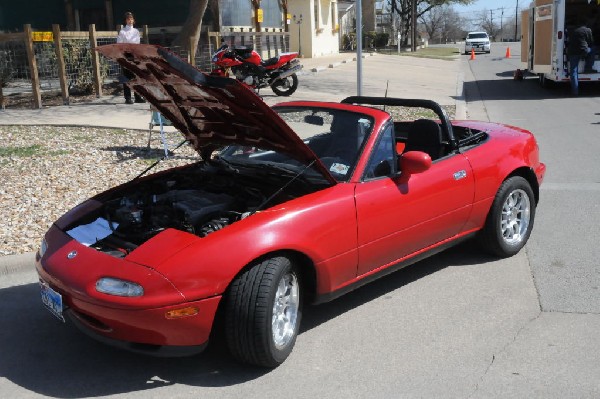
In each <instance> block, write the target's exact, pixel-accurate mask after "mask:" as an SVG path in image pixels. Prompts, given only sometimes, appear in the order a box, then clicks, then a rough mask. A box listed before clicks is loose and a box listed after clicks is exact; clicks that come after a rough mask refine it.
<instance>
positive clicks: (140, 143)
mask: <svg viewBox="0 0 600 399" xmlns="http://www.w3.org/2000/svg"><path fill="white" fill-rule="evenodd" d="M153 137H154V138H156V137H157V135H156V134H155V135H154V136H153ZM180 137H181V136H180V135H179V134H178V133H176V134H172V135H171V141H172V142H173V143H174V144H177V143H178V142H179V141H180V139H179V138H180ZM147 140H148V132H147V131H135V130H123V129H99V128H90V127H84V128H82V127H55V126H0V181H1V182H2V183H1V184H0V220H1V223H0V256H2V255H12V254H20V253H26V252H31V251H35V250H37V248H38V246H39V243H40V241H41V239H42V237H43V235H44V233H45V232H46V230H47V229H48V228H49V227H50V225H51V224H52V222H54V221H55V220H56V219H57V218H58V217H60V216H61V215H62V214H63V213H65V212H66V211H67V210H69V209H71V208H72V207H74V206H75V205H77V204H79V203H80V202H82V201H83V200H85V199H87V198H89V197H91V196H92V195H94V194H97V193H99V192H102V191H104V190H106V189H108V188H110V187H112V186H115V185H118V184H121V183H124V182H126V181H128V180H131V179H132V178H134V177H135V176H137V175H138V174H139V173H140V172H142V171H143V170H144V169H145V168H146V167H148V166H149V165H150V164H151V163H152V162H154V161H155V160H156V159H158V158H159V157H161V156H162V155H163V154H164V153H163V151H162V147H160V142H159V141H158V140H154V141H153V142H152V146H151V149H150V150H148V149H147V148H146V144H147ZM195 159H196V153H195V151H193V150H192V149H191V148H188V147H186V146H183V147H181V148H180V149H179V150H177V156H175V157H172V158H169V159H168V160H166V161H165V162H163V163H161V164H160V165H159V166H158V167H157V168H155V169H154V170H155V171H158V170H161V169H165V168H170V167H173V166H175V165H179V164H184V163H188V162H191V161H193V160H195Z"/></svg>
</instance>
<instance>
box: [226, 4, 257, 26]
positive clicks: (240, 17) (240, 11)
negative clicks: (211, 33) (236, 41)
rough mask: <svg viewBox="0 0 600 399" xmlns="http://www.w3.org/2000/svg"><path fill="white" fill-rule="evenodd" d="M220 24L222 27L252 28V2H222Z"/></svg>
mask: <svg viewBox="0 0 600 399" xmlns="http://www.w3.org/2000/svg"><path fill="white" fill-rule="evenodd" d="M219 7H220V8H221V22H222V24H223V26H253V25H254V23H253V22H252V13H253V9H252V2H251V1H250V0H222V2H221V4H220V5H219Z"/></svg>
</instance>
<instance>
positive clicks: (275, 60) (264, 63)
mask: <svg viewBox="0 0 600 399" xmlns="http://www.w3.org/2000/svg"><path fill="white" fill-rule="evenodd" d="M278 62H279V56H275V57H273V58H269V59H268V60H266V61H262V62H261V63H260V65H262V66H264V67H268V66H271V65H275V64H277V63H278Z"/></svg>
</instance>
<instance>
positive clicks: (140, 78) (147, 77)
mask: <svg viewBox="0 0 600 399" xmlns="http://www.w3.org/2000/svg"><path fill="white" fill-rule="evenodd" d="M97 50H98V52H99V53H100V54H102V55H104V56H106V57H108V58H111V59H113V60H115V61H117V62H118V63H119V64H120V65H121V66H122V67H123V68H125V69H127V70H129V71H131V72H132V73H133V74H134V75H135V76H136V77H135V78H134V79H132V80H130V82H129V85H130V86H131V87H132V88H133V90H135V91H136V92H138V93H139V94H141V95H142V96H143V97H144V98H145V99H146V100H147V101H149V102H150V103H151V104H152V105H153V106H154V107H155V108H156V109H157V110H158V111H159V112H160V113H161V114H163V115H164V116H165V117H166V118H167V119H168V120H169V121H171V123H173V126H175V127H176V128H177V129H178V130H179V131H180V132H181V133H182V134H183V135H184V136H185V138H186V139H188V140H189V141H190V143H191V144H192V146H193V147H194V148H195V149H196V151H198V152H199V153H200V154H202V153H203V152H204V151H206V152H204V154H207V153H209V151H211V150H212V149H215V148H218V147H221V146H225V145H233V144H235V145H247V146H257V147H260V148H262V149H268V150H273V151H278V152H281V153H285V154H287V155H289V156H290V157H292V158H294V159H296V160H298V161H300V162H302V163H304V164H307V165H308V164H310V163H313V167H314V168H315V169H317V170H318V171H319V172H320V173H321V174H323V176H325V178H326V179H327V180H329V181H330V182H331V183H334V184H335V182H336V180H335V179H334V178H333V176H331V174H330V173H329V171H328V170H327V168H325V166H324V165H323V164H322V163H321V162H320V160H319V159H318V158H317V156H316V155H315V154H314V153H313V152H312V151H311V149H310V148H308V146H307V145H306V144H304V142H303V141H302V140H301V139H300V137H298V135H297V134H296V133H294V131H293V130H292V129H291V128H290V127H289V126H288V125H287V124H286V123H285V122H284V121H283V120H282V119H281V118H280V117H279V115H277V113H276V112H274V111H273V110H272V109H271V108H270V107H269V106H268V105H267V104H265V103H264V102H263V101H262V100H261V99H260V98H259V97H258V96H257V95H256V94H254V92H253V91H252V90H250V89H249V88H247V87H246V86H245V85H244V84H242V83H240V82H238V81H237V80H235V79H230V78H224V77H219V76H211V75H207V74H205V73H202V72H200V71H199V70H198V69H196V68H195V67H193V66H192V65H190V64H188V63H187V62H185V61H183V60H182V59H181V58H179V57H178V56H176V55H175V54H173V53H171V52H170V51H168V50H166V49H164V48H162V47H158V46H153V45H147V44H111V45H106V46H100V47H98V48H97Z"/></svg>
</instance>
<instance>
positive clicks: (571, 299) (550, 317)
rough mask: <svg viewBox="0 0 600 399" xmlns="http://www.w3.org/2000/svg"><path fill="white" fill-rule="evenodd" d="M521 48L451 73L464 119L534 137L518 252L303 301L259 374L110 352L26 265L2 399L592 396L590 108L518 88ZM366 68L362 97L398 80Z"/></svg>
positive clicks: (14, 288)
mask: <svg viewBox="0 0 600 399" xmlns="http://www.w3.org/2000/svg"><path fill="white" fill-rule="evenodd" d="M517 50H518V49H517V48H516V47H514V48H512V49H511V51H512V54H513V58H511V59H505V58H503V57H504V54H505V47H502V46H496V47H495V48H494V50H493V52H492V54H491V55H477V59H476V60H475V61H468V56H462V57H463V59H462V61H461V63H460V67H461V68H462V69H461V70H462V73H461V76H462V80H463V81H464V94H465V97H466V100H467V112H468V116H469V118H470V119H483V120H488V119H489V120H493V121H499V122H504V123H510V124H514V125H517V126H522V127H524V128H527V129H530V130H532V131H534V132H535V133H536V134H537V137H538V139H539V142H540V147H541V154H542V159H543V161H544V162H546V164H547V166H548V174H547V177H546V181H545V182H544V186H543V189H542V200H541V203H540V207H539V209H538V218H537V220H536V226H535V228H534V232H533V235H532V237H531V239H530V242H529V244H528V245H527V247H526V249H525V250H524V251H521V252H520V253H519V254H518V255H516V256H514V257H512V258H509V259H503V260H498V259H495V258H491V257H488V256H486V255H483V254H481V253H480V252H479V251H477V249H475V248H473V247H472V246H471V245H470V244H469V243H466V244H464V245H462V246H460V247H457V248H454V249H452V250H450V251H447V252H445V253H442V254H440V255H437V256H435V257H433V258H430V259H428V260H426V261H423V262H420V263H418V264H415V265H413V266H411V267H409V268H407V269H404V270H402V271H399V272H397V273H394V274H392V275H390V276H387V277H386V278H383V279H380V280H378V281H376V282H374V283H372V284H370V285H368V286H365V287H363V288H361V289H359V290H357V291H355V292H353V293H350V294H348V295H346V296H344V297H342V298H340V299H338V300H336V301H334V302H331V303H328V304H324V305H321V306H316V307H308V308H307V309H305V313H304V319H303V324H302V329H301V333H300V335H299V337H298V341H297V344H296V347H295V349H294V352H293V353H292V355H291V356H290V357H289V358H288V359H287V361H286V362H285V363H284V364H283V365H282V366H280V367H279V368H277V369H275V370H270V371H265V370H260V369H253V368H250V367H246V366H241V365H238V364H236V363H235V362H234V361H233V360H232V359H231V358H229V357H228V355H227V354H226V353H224V352H223V351H222V350H220V349H219V348H218V347H217V348H213V349H211V350H209V351H208V352H206V353H204V354H202V355H200V356H195V357H191V358H184V359H156V358H148V357H144V356H140V355H136V354H131V353H127V352H123V351H119V350H116V349H112V348H107V347H105V346H103V345H101V344H98V343H96V342H94V341H92V340H91V339H89V338H87V337H86V336H84V335H82V334H81V333H79V332H78V331H76V330H74V329H69V328H65V327H66V326H63V325H62V323H61V322H59V321H58V320H55V319H53V317H52V316H51V315H50V314H49V313H48V312H47V311H45V310H44V309H43V307H42V306H40V299H39V288H38V286H37V284H36V281H37V278H36V276H35V274H34V273H33V272H32V271H31V270H27V269H23V270H20V271H18V272H16V273H10V274H8V275H4V276H1V277H2V278H0V304H1V305H0V306H1V307H0V309H1V310H2V313H1V316H0V318H1V319H0V320H1V321H2V328H0V354H1V355H0V393H1V394H0V396H2V397H7V398H8V397H10V398H31V397H56V398H84V397H96V396H113V397H125V396H126V397H128V398H132V397H140V398H142V397H143V398H164V397H173V398H176V397H202V398H231V397H242V396H243V397H245V398H265V397H272V396H275V395H277V396H284V397H289V398H315V397H319V398H322V397H323V398H324V397H331V398H347V397H350V398H362V397H365V398H366V397H368V398H390V397H410V398H413V397H414V398H417V397H419V398H422V397H425V398H430V397H444V398H446V397H447V398H488V397H492V398H507V397H518V398H569V397H572V398H594V397H600V382H599V381H600V378H599V376H600V342H599V340H598V333H597V332H598V331H599V330H600V317H599V316H598V310H599V309H600V299H599V295H598V286H599V280H600V278H599V274H598V271H597V269H596V267H595V263H594V261H595V259H596V258H597V255H598V250H597V245H594V244H595V240H596V238H597V237H598V225H599V224H598V218H599V214H600V212H598V204H599V203H600V202H599V201H598V196H600V179H599V176H598V175H599V174H600V171H598V170H595V169H594V164H596V163H597V162H596V160H595V158H594V152H595V151H597V149H598V148H600V146H599V144H600V143H599V142H598V140H599V135H598V126H597V125H598V123H600V115H599V114H600V102H599V100H598V98H597V97H592V96H590V95H588V96H583V97H581V98H567V97H566V94H567V93H568V90H566V89H565V90H564V92H563V90H561V89H559V90H552V91H547V90H543V89H541V88H539V87H538V86H537V81H534V80H526V81H525V82H514V81H513V80H512V70H514V69H515V67H517V66H518V63H517V58H516V57H517V56H518V52H517ZM386 62H387V60H386ZM378 65H379V64H378ZM370 68H371V67H369V68H367V70H366V71H365V79H370V82H371V83H369V84H368V85H367V89H366V93H365V94H366V95H373V94H372V92H374V91H377V90H380V88H381V87H383V86H382V83H384V82H385V81H386V77H388V76H394V74H396V76H398V74H399V73H401V71H398V68H396V69H394V65H389V66H388V67H387V68H385V67H382V66H377V67H375V66H373V67H372V69H370ZM426 68H427V64H426V62H425V63H424V66H423V69H424V71H426ZM344 73H346V74H350V73H355V69H354V68H353V67H352V66H350V65H348V66H341V67H340V68H338V69H336V70H335V71H327V72H326V73H324V74H318V75H316V76H308V75H307V76H304V77H303V79H304V81H303V82H306V85H308V87H314V88H315V90H319V89H320V88H321V89H322V90H325V88H324V87H323V84H322V83H321V84H320V83H319V79H324V77H325V78H326V79H327V87H326V89H330V88H335V87H336V85H339V87H340V88H341V87H342V85H341V84H340V83H336V77H335V76H336V75H338V76H339V75H340V74H344ZM369 73H371V74H373V73H375V74H377V76H376V77H373V78H369V75H367V74H369ZM475 78H477V81H475ZM406 84H410V82H406ZM340 90H341V89H340ZM392 90H398V92H401V88H392ZM350 94H352V93H350ZM588 94H589V93H588ZM424 97H425V95H424Z"/></svg>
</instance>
